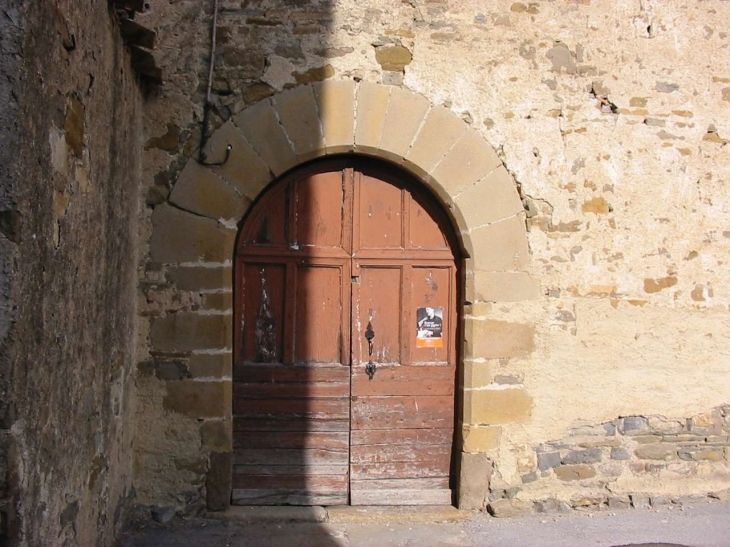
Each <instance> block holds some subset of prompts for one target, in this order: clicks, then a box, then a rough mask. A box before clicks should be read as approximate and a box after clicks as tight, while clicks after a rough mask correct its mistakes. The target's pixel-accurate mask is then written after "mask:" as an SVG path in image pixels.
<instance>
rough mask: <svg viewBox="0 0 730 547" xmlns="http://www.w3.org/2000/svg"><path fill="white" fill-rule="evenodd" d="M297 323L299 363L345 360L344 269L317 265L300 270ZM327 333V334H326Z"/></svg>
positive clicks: (298, 272) (339, 361)
mask: <svg viewBox="0 0 730 547" xmlns="http://www.w3.org/2000/svg"><path fill="white" fill-rule="evenodd" d="M296 287H297V290H296V296H295V299H296V302H297V306H296V313H295V318H296V320H295V325H294V331H295V334H294V339H295V351H294V361H295V362H296V363H341V362H346V361H344V359H346V357H345V356H344V355H341V353H340V350H341V345H342V338H341V333H340V335H336V336H333V334H335V333H339V332H340V327H341V323H342V319H343V318H342V310H343V302H342V291H341V289H340V287H342V269H341V268H334V267H323V266H315V265H305V266H301V267H299V268H298V270H297V284H296ZM323 333H327V335H325V336H323V335H322V334H323Z"/></svg>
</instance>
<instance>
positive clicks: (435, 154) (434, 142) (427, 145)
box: [391, 99, 486, 182]
mask: <svg viewBox="0 0 730 547" xmlns="http://www.w3.org/2000/svg"><path fill="white" fill-rule="evenodd" d="M391 102H392V99H391ZM467 127H468V126H467V125H466V123H465V122H464V121H463V120H462V119H461V118H459V117H458V116H455V115H454V113H453V112H451V110H449V109H448V108H446V107H443V106H434V107H433V108H431V110H429V112H428V114H427V115H426V118H425V120H424V122H423V126H422V127H421V130H420V131H419V132H418V135H416V138H415V140H414V141H413V145H412V146H411V148H410V150H409V151H408V154H406V161H407V163H408V164H415V165H417V166H418V167H420V169H422V170H423V171H425V172H426V173H429V174H430V173H431V172H433V170H434V168H435V167H436V166H437V165H438V164H439V163H440V162H441V160H442V159H443V157H444V156H445V155H446V153H447V152H448V151H449V150H451V149H452V148H453V147H454V146H455V144H456V142H457V141H458V140H459V139H460V138H461V136H462V135H463V134H464V133H465V132H466V130H467ZM485 174H486V173H485ZM436 180H438V179H436ZM474 182H476V181H474Z"/></svg>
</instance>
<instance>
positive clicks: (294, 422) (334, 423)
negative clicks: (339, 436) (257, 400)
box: [233, 416, 350, 432]
mask: <svg viewBox="0 0 730 547" xmlns="http://www.w3.org/2000/svg"><path fill="white" fill-rule="evenodd" d="M349 430H350V421H349V419H347V418H345V419H340V420H327V419H321V420H309V419H301V418H287V417H282V418H280V419H277V418H270V419H267V418H241V417H237V416H234V417H233V431H234V432H236V431H349Z"/></svg>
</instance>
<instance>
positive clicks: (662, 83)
mask: <svg viewBox="0 0 730 547" xmlns="http://www.w3.org/2000/svg"><path fill="white" fill-rule="evenodd" d="M150 4H151V8H152V9H151V11H150V13H149V14H147V15H146V16H145V24H146V25H147V26H150V27H153V28H156V29H157V30H158V31H159V35H160V40H161V47H160V52H159V54H158V56H157V58H158V64H160V65H161V66H162V67H163V69H164V70H165V74H166V78H167V85H166V87H165V89H164V92H163V93H164V94H163V95H160V96H157V97H154V98H152V99H151V101H150V102H149V104H148V109H147V114H148V116H147V123H146V126H145V132H146V145H145V155H144V177H143V184H144V187H145V192H146V204H147V207H146V208H145V210H144V211H143V215H142V242H145V241H151V242H152V243H151V245H152V248H151V251H150V253H149V254H148V255H147V258H146V259H145V258H143V259H142V261H141V264H140V275H141V276H142V277H143V284H142V292H141V295H140V296H141V298H140V302H141V309H142V316H141V323H140V338H139V340H140V356H139V358H140V378H139V386H140V392H141V397H142V399H141V402H140V409H141V410H142V411H141V412H140V414H139V420H140V424H141V425H140V430H139V431H140V432H139V437H138V438H139V442H138V445H137V452H136V458H135V465H136V476H137V484H138V489H139V493H140V501H141V502H143V503H146V504H150V505H175V506H178V507H184V506H188V507H198V506H200V505H201V504H202V503H203V501H204V499H205V496H206V491H205V482H206V476H209V475H210V474H209V473H208V470H209V469H211V468H212V467H211V466H213V464H214V461H215V460H216V459H217V456H213V455H214V454H218V453H224V452H226V451H227V450H229V447H228V446H227V443H226V440H225V439H226V437H225V435H220V433H221V428H224V427H225V425H224V424H225V421H226V419H227V413H228V412H229V411H230V409H229V408H228V407H227V406H226V405H228V404H229V402H228V401H227V399H226V397H227V395H226V393H229V392H228V391H226V390H227V389H229V388H228V387H227V385H226V384H227V383H228V384H229V380H230V368H229V367H230V334H229V333H228V332H227V330H226V328H225V327H224V326H223V325H224V324H226V321H230V318H228V319H225V317H223V318H221V316H226V315H229V311H228V310H229V309H230V279H231V277H230V276H231V273H230V258H231V257H230V256H228V255H226V254H225V253H220V252H219V251H215V252H207V251H206V249H211V248H213V249H217V250H220V249H225V248H229V246H230V241H229V240H230V239H231V238H233V237H234V234H235V229H236V225H235V218H236V216H235V215H233V214H232V215H230V216H226V217H225V218H224V217H221V218H220V221H217V220H215V219H210V218H209V219H206V218H203V216H204V215H203V216H201V212H200V211H197V210H192V209H190V208H189V207H190V206H189V204H185V203H183V202H180V201H175V199H173V198H170V192H171V189H172V188H173V187H174V185H175V184H176V181H178V178H179V180H180V181H184V180H189V178H190V177H192V178H193V179H195V180H203V178H205V177H208V175H205V174H198V175H190V174H188V175H189V176H185V177H183V176H181V172H182V171H183V167H184V166H186V165H187V164H188V159H189V158H190V157H192V156H193V155H194V154H195V153H196V149H197V147H198V146H199V143H200V121H201V117H202V98H203V93H204V87H205V77H206V75H207V61H208V59H207V48H208V43H207V40H208V38H209V32H210V22H211V21H210V13H209V12H208V11H206V10H208V9H209V6H208V4H207V3H204V2H199V1H187V2H176V3H169V2H165V1H162V0H152V1H151V2H150ZM221 4H222V12H221V14H220V27H219V34H218V44H219V53H218V57H217V62H218V68H217V70H216V78H215V80H214V92H215V93H214V114H213V126H212V129H216V128H218V127H222V128H221V129H220V131H219V132H218V133H216V136H218V135H224V134H226V132H227V131H230V127H231V124H227V125H223V124H224V123H225V122H226V121H228V120H229V119H235V118H236V116H239V115H241V113H242V112H243V111H244V110H245V109H247V107H249V106H251V105H252V104H256V103H258V102H259V101H261V100H268V98H269V97H271V96H273V95H274V94H277V95H276V96H275V97H274V99H273V101H272V104H276V101H277V99H276V97H278V96H279V95H278V94H279V93H281V92H283V91H285V90H287V89H291V88H297V87H300V86H303V85H310V84H312V83H313V82H317V81H321V80H329V81H333V82H345V81H346V82H353V81H354V82H360V85H361V86H362V85H363V84H372V83H377V84H388V85H392V86H401V87H403V88H404V89H406V90H408V91H409V92H412V93H414V94H416V95H418V96H421V97H423V99H424V101H426V104H431V105H437V106H438V105H443V106H444V107H445V109H447V110H449V111H450V112H451V114H453V116H455V117H458V118H461V119H462V120H463V121H464V123H465V124H467V125H469V126H470V132H475V133H477V134H479V135H481V136H482V137H483V138H484V139H486V141H488V142H489V143H490V144H491V145H492V147H493V148H494V149H495V150H496V151H497V154H498V157H499V160H501V162H503V164H504V166H505V167H506V169H507V171H508V172H509V175H510V177H509V180H510V181H512V184H513V185H514V190H515V191H516V192H519V196H520V198H521V199H522V204H523V207H524V211H523V212H520V213H519V214H512V216H510V217H509V218H508V219H507V218H504V217H499V218H493V217H491V216H490V214H489V213H488V211H491V210H493V209H494V208H495V207H498V206H499V203H496V199H495V198H494V196H491V195H490V194H489V193H488V192H485V193H479V194H478V195H473V196H471V195H469V194H467V192H465V191H463V192H461V194H463V195H462V197H461V201H462V205H459V207H463V208H465V209H468V210H469V214H471V215H472V218H473V219H474V221H475V224H473V225H472V227H471V228H467V229H466V231H465V233H464V234H463V237H464V239H465V240H466V239H470V240H471V246H472V248H471V250H470V252H471V253H472V256H471V258H470V260H469V261H467V262H468V263H467V269H468V270H471V271H472V274H471V275H470V277H469V278H468V279H467V292H466V297H467V300H468V301H467V302H466V304H467V305H466V307H465V309H464V321H465V322H464V334H465V344H464V353H463V358H464V359H463V371H464V374H463V377H464V382H463V390H464V391H463V393H464V397H463V401H464V405H463V409H461V410H462V417H463V427H462V432H463V435H462V439H461V446H459V447H458V448H459V449H461V450H463V452H464V454H465V455H466V456H465V460H464V461H469V462H471V463H470V464H469V465H467V466H466V467H465V468H464V469H462V477H463V480H462V484H467V483H469V484H478V485H480V486H479V487H478V488H476V489H475V490H473V491H472V492H471V493H470V501H469V503H465V506H470V507H485V506H486V504H487V503H488V502H489V501H490V500H488V499H487V496H488V492H487V479H488V478H490V479H491V481H492V488H491V495H492V498H494V496H495V495H497V496H499V495H500V494H499V493H498V492H500V491H504V492H507V491H510V492H512V493H514V492H515V491H514V490H510V489H513V488H519V489H521V490H520V491H519V492H518V493H517V494H515V495H516V496H517V498H519V499H522V500H523V501H527V502H530V503H531V502H532V501H536V500H537V501H539V500H542V499H545V498H547V497H549V496H547V495H546V494H545V492H542V491H540V490H539V489H540V486H538V485H541V484H546V485H549V488H555V489H556V492H557V491H559V492H561V493H560V499H566V500H570V499H572V496H573V495H577V494H579V493H580V492H582V491H583V490H582V489H581V486H580V484H579V482H580V481H561V480H560V479H559V478H555V477H554V476H553V475H554V473H555V472H554V471H552V470H550V471H548V472H547V473H548V477H544V478H543V477H542V475H541V473H542V470H539V468H538V467H537V465H538V464H537V460H536V458H537V453H536V450H537V449H538V447H541V446H545V445H546V443H551V442H553V441H554V440H555V439H563V438H564V437H566V436H569V433H568V432H569V431H572V430H575V429H576V428H577V427H579V426H581V427H582V425H584V424H600V423H607V422H611V421H613V420H616V417H617V416H647V417H648V416H655V417H661V416H665V417H670V418H671V417H676V418H677V419H678V418H679V417H682V416H685V417H687V416H695V415H698V414H700V413H703V412H707V411H708V409H711V408H719V407H720V405H722V404H726V403H727V402H728V401H730V384H729V383H728V382H727V381H726V378H727V373H728V371H730V362H729V360H728V356H727V352H726V351H725V349H724V348H725V347H726V346H727V344H728V332H730V330H729V329H728V326H730V316H729V315H728V305H729V304H730V294H728V292H727V289H726V288H725V286H726V283H724V278H725V277H726V273H727V272H726V270H727V265H726V262H727V256H728V251H729V250H730V232H729V231H728V230H727V226H726V218H727V217H728V207H730V205H729V204H730V193H729V191H728V185H727V179H728V175H729V174H730V162H728V159H727V140H726V139H728V138H730V137H728V135H730V126H729V125H728V121H727V120H728V119H730V116H729V115H728V114H730V102H729V101H730V74H728V71H727V66H730V57H729V55H730V53H729V48H728V44H729V43H730V37H728V35H727V33H726V31H725V30H724V29H723V28H721V27H720V26H719V25H718V23H717V22H718V21H722V20H725V19H727V18H728V17H730V4H728V3H727V2H723V1H721V0H710V1H707V2H702V3H686V2H681V1H679V0H673V1H668V2H655V1H646V0H644V1H639V0H621V1H619V2H614V3H612V4H611V7H610V8H608V7H607V6H606V5H605V3H601V2H596V1H591V0H579V1H575V2H549V1H544V2H530V3H521V2H512V1H497V2H491V3H489V5H488V6H487V5H485V3H484V2H478V1H476V0H473V1H471V0H452V1H446V0H428V1H422V0H409V1H407V2H401V3H397V5H395V6H394V5H393V2H387V1H385V0H382V1H375V0H373V1H368V2H354V1H349V0H344V1H341V2H337V3H332V4H331V3H329V2H324V1H321V2H317V1H314V0H313V1H306V0H302V1H299V2H296V3H294V4H292V3H291V2H288V3H286V4H284V3H282V2H280V1H277V0H266V1H263V2H257V3H252V2H246V1H244V2H240V1H235V2H234V1H223V2H221ZM404 108H405V107H404ZM252 127H253V128H254V129H258V128H261V131H260V132H259V138H260V137H261V135H262V134H266V131H268V129H266V128H263V126H261V125H255V126H252ZM446 129H448V128H445V132H446ZM415 134H416V132H415V131H414V135H415ZM219 138H224V137H222V136H221V137H219ZM246 138H251V139H255V138H256V131H255V130H254V131H253V132H252V133H249V134H247V136H246ZM259 152H261V154H264V152H262V151H261V150H259ZM444 154H445V152H444V151H441V152H439V155H438V156H437V157H436V159H434V160H433V161H434V162H437V161H440V158H441V157H444ZM211 157H215V159H220V157H218V156H211ZM259 167H260V165H259V164H258V163H257V161H256V155H255V154H254V155H253V156H251V157H249V158H248V159H247V160H246V161H242V162H241V163H239V164H236V165H235V166H232V167H231V166H229V168H230V169H231V170H233V171H235V170H236V169H238V170H240V171H241V172H246V173H250V172H252V170H253V172H254V173H258V171H256V170H257V169H259ZM263 174H264V175H266V174H267V173H266V170H265V169H264V171H263ZM274 174H278V173H276V170H274ZM205 180H207V181H208V184H209V185H210V187H211V188H216V192H214V193H216V194H218V195H219V196H224V195H233V194H232V193H228V194H225V193H220V192H223V191H224V190H225V188H223V187H222V186H221V181H220V180H219V179H217V178H215V177H212V178H211V177H208V178H206V179H205ZM178 191H179V192H181V190H178ZM219 191H220V192H219ZM243 198H245V199H242V200H241V202H242V203H241V204H239V205H240V207H239V209H237V210H236V214H238V213H240V212H241V211H242V210H243V209H245V207H246V206H247V205H248V201H247V200H248V199H249V197H246V196H245V195H244V196H243ZM442 198H443V196H442ZM467 198H468V199H467ZM455 200H456V201H458V200H459V197H458V195H457V196H456V198H455ZM221 203H224V204H228V205H230V206H231V207H234V206H235V205H236V204H237V202H236V201H235V200H226V199H223V198H219V201H218V202H216V203H210V202H208V203H207V204H206V207H208V209H207V210H208V211H210V210H211V207H212V208H213V210H215V207H219V206H220V205H221ZM186 208H187V209H188V211H187V212H186V211H183V210H182V209H186ZM234 208H235V207H234ZM480 209H481V210H483V211H484V213H483V217H482V220H481V222H479V218H480ZM523 217H526V219H527V220H526V222H524V221H523V220H521V219H523ZM518 221H519V223H520V224H521V225H522V226H523V229H526V230H528V236H527V241H528V243H529V260H528V257H526V256H523V254H524V253H522V254H520V256H519V257H517V256H515V257H513V260H511V261H510V260H507V261H501V260H500V259H499V256H496V255H495V253H494V249H495V248H499V246H500V245H501V244H502V242H504V241H505V240H506V239H508V238H507V237H506V236H505V234H507V233H516V232H514V231H512V232H511V231H510V230H513V228H514V225H515V224H517V223H518ZM155 226H157V227H159V226H166V228H165V230H164V231H163V232H159V234H158V236H156V237H157V239H155V237H152V239H151V240H150V234H152V233H153V230H155V229H157V228H155ZM461 227H462V228H463V226H461ZM485 228H488V230H487V229H485ZM472 229H474V232H472V231H471V230H472ZM479 230H481V233H482V234H489V237H481V238H480V237H475V235H478V234H477V231H479ZM163 235H164V238H162V239H160V237H161V236H163ZM186 240H187V241H192V242H193V247H194V252H192V253H191V254H188V255H185V256H171V255H169V254H165V253H166V251H165V249H166V248H168V247H169V245H168V244H169V243H170V242H178V243H179V242H181V241H186ZM147 250H149V249H147ZM173 264H176V265H173ZM150 325H151V326H150ZM170 338H172V339H176V340H178V341H182V340H186V341H190V342H189V344H193V345H189V346H188V347H182V346H179V347H178V345H177V343H176V344H175V347H171V346H170V345H167V346H166V347H165V344H164V343H162V345H161V346H160V347H155V346H156V344H158V342H157V341H162V340H164V339H170ZM156 340H157V341H156ZM184 401H191V403H190V404H189V405H188V404H185V403H184ZM211 405H212V406H211ZM657 419H659V418H657ZM672 419H675V418H672ZM687 434H692V433H691V432H687ZM625 437H626V438H625V439H624V437H620V439H621V443H623V444H622V447H623V448H626V449H627V450H629V449H631V451H632V450H633V448H634V445H633V444H632V443H633V442H635V441H633V440H631V439H629V437H630V436H625ZM624 444H625V446H624ZM567 446H568V447H570V446H571V445H570V443H568V444H567ZM617 448H620V447H617ZM566 450H567V449H566ZM606 450H607V449H606ZM631 451H630V453H633V452H631ZM562 457H563V454H562V453H561V462H562ZM601 457H602V458H608V457H609V456H608V455H604V454H603V452H602V456H601ZM637 458H638V456H637ZM693 464H694V462H691V461H689V460H684V459H681V458H680V457H679V452H677V459H676V460H675V461H674V462H673V466H674V467H673V469H674V468H675V467H682V466H684V467H685V468H686V469H688V470H689V469H691V468H692V465H693ZM576 465H578V464H576ZM621 465H624V466H625V468H622V469H623V470H624V471H622V473H623V472H626V473H629V474H630V473H634V472H636V473H637V475H636V476H637V477H639V478H640V479H641V480H642V481H651V480H654V479H656V476H655V475H654V474H652V473H651V472H649V473H645V472H644V471H641V470H638V466H637V467H636V468H634V467H631V465H630V464H621ZM713 465H714V466H716V467H717V468H718V469H719V468H722V466H727V461H725V462H716V463H714V464H713ZM536 468H537V469H538V470H539V471H540V473H538V471H536ZM532 473H536V474H537V476H538V479H539V480H536V481H534V482H535V484H534V485H532V486H530V483H525V482H523V478H524V477H525V476H532V475H531V474H532ZM551 473H552V475H551ZM561 473H562V471H561ZM627 476H628V475H627ZM551 477H553V479H554V480H553V479H550V478H551ZM548 479H550V480H548ZM665 479H666V480H668V486H667V488H668V491H670V490H671V491H672V492H675V493H680V492H681V493H682V495H685V494H686V495H694V494H698V495H699V494H701V493H704V494H706V493H707V492H709V491H710V490H711V489H714V490H716V489H719V487H718V484H719V485H720V486H721V485H722V483H723V482H724V481H726V480H727V479H726V478H725V476H724V475H722V474H719V475H713V476H712V477H711V478H710V479H708V480H707V481H696V482H693V481H689V480H687V479H686V476H685V475H682V473H676V474H672V475H667V476H664V475H663V476H662V478H661V480H662V481H664V480H665ZM670 479H671V480H670ZM637 480H638V479H637ZM657 480H658V479H657ZM642 484H643V483H642ZM546 488H548V486H546ZM637 488H638V486H637ZM630 490H631V489H629V488H628V487H627V489H625V490H624V491H623V492H624V494H626V495H628V493H629V491H630ZM643 491H653V489H652V488H649V487H644V486H641V489H640V490H634V492H643ZM495 492H496V493H497V494H495ZM554 495H557V494H554ZM602 495H603V494H602ZM622 495H623V494H622ZM556 499H557V498H556ZM606 499H607V498H606ZM491 501H493V502H494V501H496V500H495V499H492V500H491Z"/></svg>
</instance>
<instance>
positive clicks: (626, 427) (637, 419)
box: [618, 416, 651, 435]
mask: <svg viewBox="0 0 730 547" xmlns="http://www.w3.org/2000/svg"><path fill="white" fill-rule="evenodd" d="M618 430H619V432H620V433H621V434H623V435H646V434H648V433H651V427H650V426H649V420H647V419H646V418H644V417H643V416H626V417H625V418H621V420H619V423H618Z"/></svg>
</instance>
